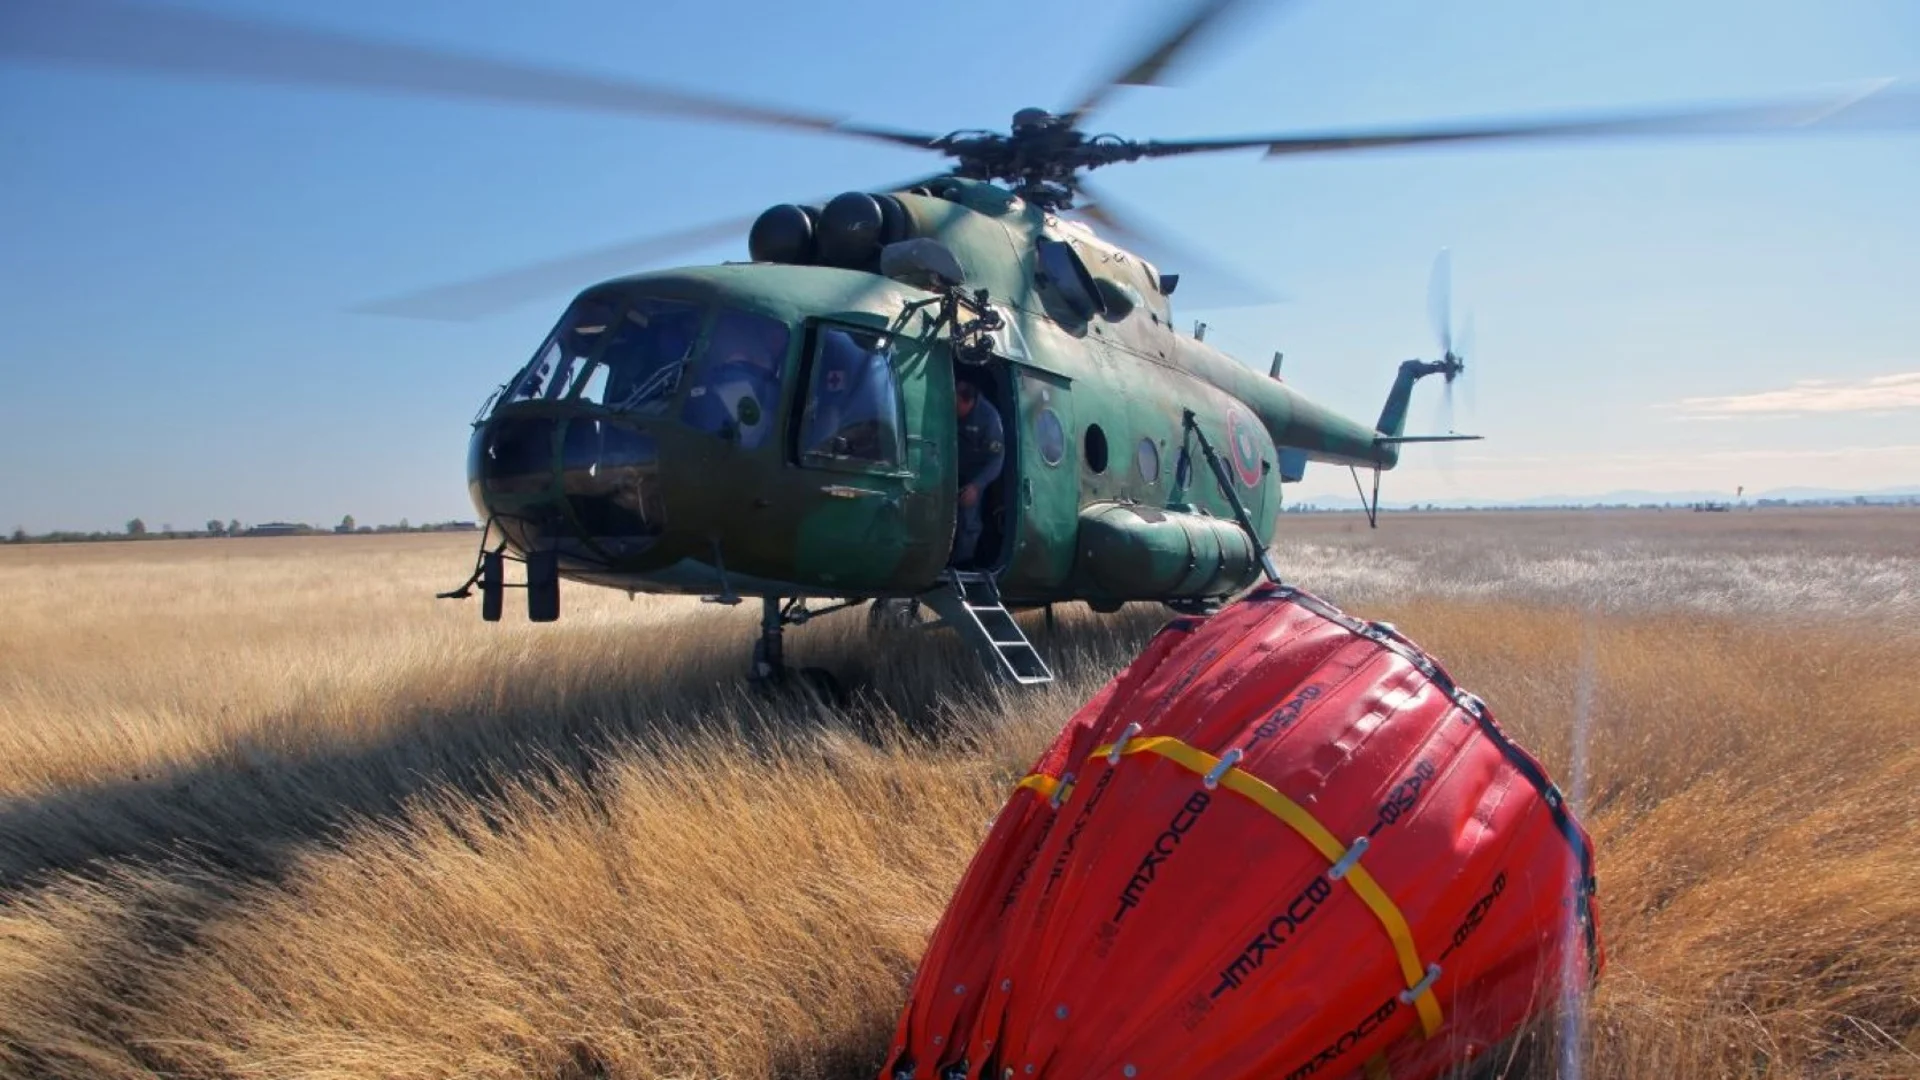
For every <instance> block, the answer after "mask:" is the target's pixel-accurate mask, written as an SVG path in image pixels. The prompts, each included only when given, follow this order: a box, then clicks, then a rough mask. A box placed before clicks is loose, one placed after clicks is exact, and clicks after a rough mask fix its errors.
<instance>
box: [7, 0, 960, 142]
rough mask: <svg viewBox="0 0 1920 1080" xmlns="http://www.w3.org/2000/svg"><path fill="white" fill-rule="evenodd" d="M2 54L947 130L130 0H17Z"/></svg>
mask: <svg viewBox="0 0 1920 1080" xmlns="http://www.w3.org/2000/svg"><path fill="white" fill-rule="evenodd" d="M0 58H10V59H18V60H28V61H39V62H51V63H64V64H79V65H91V66H97V67H105V68H109V69H120V70H137V71H156V72H161V73H170V74H181V75H214V76H225V77H229V78H240V79H252V80H259V81H263V82H279V83H293V84H308V85H317V86H328V87H345V88H349V89H365V90H389V91H396V90H397V91H401V92H405V93H411V94H421V95H425V96H431V97H450V98H476V99H483V100H492V101H504V102H509V103H514V104H522V105H540V106H548V107H557V108H567V109H582V110H587V111H593V112H608V113H617V114H623V115H624V114H633V115H665V116H688V117H699V118H702V119H707V120H723V121H730V122H734V123H744V124H755V125H759V126H762V127H778V128H798V129H801V130H807V131H819V132H827V133H831V134H837V135H851V136H855V137H859V138H867V139H877V140H880V141H883V142H890V143H897V144H901V145H905V146H915V147H920V148H923V149H925V148H928V147H930V146H931V145H932V143H933V140H934V138H935V137H934V136H932V135H922V134H916V133H913V132H900V131H892V130H888V129H885V128H874V127H865V126H861V125H856V124H847V123H843V122H841V121H839V120H836V119H833V118H831V117H825V116H816V115H812V114H808V113H802V112H795V111H792V110H787V109H776V108H772V107H768V106H761V105H753V104H748V103H745V102H736V101H727V100H725V99H722V98H718V97H711V96H707V95H704V94H697V93H691V92H688V91H683V90H671V89H666V88H663V87H657V86H650V85H647V84H645V83H638V82H630V81H626V80H621V79H611V78H602V77H597V76H593V75H585V74H579V73H576V72H571V71H563V70H558V69H554V68H544V67H539V66H536V65H532V64H522V63H516V62H513V61H506V60H490V59H485V58H481V57H474V56H461V55H458V54H455V53H448V52H440V51H437V50H433V49H427V48H422V47H420V46H417V45H403V44H397V43H390V42H380V41H371V40H367V39H365V38H358V37H354V36H351V35H348V34H342V33H338V32H335V31H331V30H319V29H307V28H302V27H296V26H291V25H287V24H282V23H270V22H261V21H255V20H251V19H240V18H234V17H230V16H224V15H213V14H210V13H206V12H200V11H187V10H184V9H180V8H166V7H158V6H152V5H148V4H144V3H129V2H127V0H11V3H10V5H9V8H8V11H7V20H6V31H5V33H4V34H0Z"/></svg>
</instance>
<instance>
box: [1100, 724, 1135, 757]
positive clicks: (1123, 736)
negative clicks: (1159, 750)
mask: <svg viewBox="0 0 1920 1080" xmlns="http://www.w3.org/2000/svg"><path fill="white" fill-rule="evenodd" d="M1138 734H1140V725H1139V724H1137V723H1136V724H1128V725H1127V729H1126V730H1125V731H1122V732H1121V733H1120V737H1119V738H1117V739H1115V740H1113V749H1111V750H1109V751H1107V764H1109V765H1118V764H1119V763H1120V755H1121V754H1123V753H1125V752H1126V749H1127V744H1128V743H1130V742H1132V741H1133V737H1134V736H1135V735H1138Z"/></svg>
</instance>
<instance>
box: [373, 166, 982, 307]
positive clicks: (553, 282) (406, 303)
mask: <svg viewBox="0 0 1920 1080" xmlns="http://www.w3.org/2000/svg"><path fill="white" fill-rule="evenodd" d="M940 175H945V174H939V175H935V176H923V177H919V178H916V179H913V180H909V181H907V182H906V183H904V184H896V185H894V186H892V187H883V188H875V189H874V190H876V191H900V190H903V189H905V188H910V187H914V186H917V185H919V184H927V183H932V182H933V181H934V180H937V179H939V178H940ZM807 201H813V202H824V201H825V200H824V199H814V200H807ZM759 216H760V211H757V210H756V211H754V212H753V213H751V214H742V215H739V216H737V217H731V218H727V219H726V220H724V221H713V222H708V223H707V224H704V225H695V226H693V227H691V228H687V229H678V230H675V231H673V232H670V233H662V234H659V235H656V236H649V237H644V238H641V239H637V240H625V241H621V242H620V243H617V244H609V245H607V246H605V247H598V248H594V249H593V250H591V251H583V252H580V253H578V254H575V255H563V256H561V257H559V258H557V259H546V260H543V261H541V262H537V263H534V264H532V265H530V266H521V267H516V268H514V269H511V270H503V271H500V272H497V273H493V274H487V275H485V276H482V277H477V278H470V279H468V280H466V281H459V282H455V283H453V284H451V285H440V286H436V287H434V288H430V289H422V290H420V291H419V292H413V293H408V294H406V295H404V296H396V297H392V298H389V299H386V300H376V301H373V302H371V303H366V304H361V305H359V306H357V307H355V308H354V309H353V310H355V311H357V312H360V313H362V314H371V315H396V316H400V317H402V318H412V319H438V320H444V321H450V322H464V321H468V320H472V319H477V318H481V317H482V316H486V315H491V314H493V313H494V312H496V311H503V310H505V309H507V308H511V307H515V306H517V305H519V304H523V303H526V302H528V301H531V300H535V299H538V298H539V297H541V296H546V295H549V294H552V293H558V292H567V291H569V290H575V289H579V288H581V287H583V286H585V285H588V284H590V283H592V282H594V281H598V280H602V279H605V278H610V277H615V276H618V275H620V274H624V273H629V272H633V271H635V270H637V269H639V268H641V267H643V266H645V265H646V264H648V263H652V262H657V261H659V260H661V259H665V258H668V257H670V256H672V255H676V254H678V253H680V252H683V251H697V250H699V249H700V248H703V247H706V246H707V245H709V244H717V243H720V242H721V241H724V240H727V239H728V238H731V237H744V236H745V234H746V232H747V230H748V229H749V228H750V227H751V226H752V225H753V222H754V219H756V218H758V217H759Z"/></svg>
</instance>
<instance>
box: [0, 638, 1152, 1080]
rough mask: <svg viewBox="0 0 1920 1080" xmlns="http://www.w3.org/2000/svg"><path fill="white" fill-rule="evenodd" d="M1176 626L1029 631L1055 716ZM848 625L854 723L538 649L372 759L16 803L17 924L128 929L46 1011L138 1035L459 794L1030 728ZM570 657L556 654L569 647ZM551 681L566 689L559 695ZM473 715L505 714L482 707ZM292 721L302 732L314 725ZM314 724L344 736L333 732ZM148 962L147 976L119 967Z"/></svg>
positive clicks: (683, 665) (2, 882)
mask: <svg viewBox="0 0 1920 1080" xmlns="http://www.w3.org/2000/svg"><path fill="white" fill-rule="evenodd" d="M1166 617H1167V616H1166V614H1165V612H1164V611H1162V610H1161V609H1158V608H1150V609H1147V608H1142V609H1135V610H1130V611H1128V612H1127V613H1125V614H1122V615H1119V616H1106V617H1099V618H1089V617H1069V618H1065V619H1062V620H1061V621H1060V622H1059V624H1058V626H1057V629H1055V630H1053V631H1052V632H1051V633H1048V632H1047V631H1046V630H1044V629H1041V627H1040V625H1039V619H1038V618H1037V617H1028V618H1027V619H1025V620H1023V621H1026V622H1028V624H1029V631H1030V633H1032V634H1033V635H1034V636H1035V638H1036V643H1037V644H1039V645H1040V647H1041V649H1042V650H1043V651H1044V652H1045V653H1047V654H1048V655H1049V658H1050V661H1051V662H1052V663H1053V665H1054V670H1055V672H1056V674H1057V675H1058V676H1059V677H1060V680H1061V683H1062V684H1063V688H1064V689H1065V690H1066V691H1067V692H1068V700H1069V701H1071V702H1072V705H1060V706H1057V707H1058V708H1059V710H1060V713H1061V714H1060V715H1059V716H1058V717H1057V721H1058V722H1061V723H1064V722H1065V720H1066V719H1067V715H1068V714H1069V713H1070V711H1071V708H1072V707H1074V706H1077V704H1078V702H1079V701H1081V700H1084V698H1085V697H1086V696H1087V694H1089V693H1091V691H1092V690H1093V689H1094V688H1095V687H1097V686H1098V685H1100V684H1101V683H1102V682H1104V681H1105V680H1106V679H1108V678H1110V677H1111V676H1112V675H1113V674H1114V673H1115V672H1117V671H1118V670H1119V669H1120V667H1121V666H1123V665H1124V664H1125V663H1126V662H1127V660H1128V659H1129V658H1130V657H1131V656H1132V655H1133V653H1134V652H1135V651H1137V649H1138V648H1139V646H1140V644H1141V643H1143V642H1144V641H1145V639H1146V638H1147V637H1148V636H1150V635H1151V633H1152V632H1153V631H1154V630H1155V629H1157V628H1158V627H1159V626H1160V625H1162V624H1163V623H1164V622H1165V619H1166ZM842 619H843V620H844V622H842V623H840V624H839V625H838V626H837V627H836V626H835V625H834V624H833V623H831V622H828V623H823V624H821V625H818V626H814V627H807V628H803V629H801V630H799V631H797V632H795V633H793V634H792V637H791V642H790V644H791V651H790V659H792V660H793V661H794V662H796V663H805V664H817V665H822V666H827V667H831V668H835V669H837V670H839V671H840V672H841V673H842V674H843V675H844V676H848V677H849V682H850V685H851V687H852V689H853V695H852V702H851V703H850V704H849V705H848V706H846V707H843V708H834V709H824V708H822V707H820V706H819V705H818V704H817V703H815V702H812V701H809V700H807V699H805V698H801V697H797V696H794V695H779V694H775V695H771V696H770V695H767V694H765V693H763V692H758V691H755V690H752V689H749V688H748V687H746V686H745V685H744V681H743V679H742V671H741V663H740V660H741V657H740V652H741V650H740V649H738V648H737V647H736V646H738V645H739V642H738V641H736V640H734V639H733V638H731V637H730V636H729V637H727V638H726V639H725V645H724V647H723V646H721V645H720V641H719V639H718V638H717V637H716V638H715V639H713V641H712V642H711V643H712V644H713V646H714V647H709V648H702V647H700V645H701V642H700V641H698V640H696V641H694V642H693V646H692V647H687V648H680V647H676V651H675V655H676V656H677V657H678V658H679V659H678V661H677V662H676V663H675V664H674V665H673V666H671V667H669V668H666V669H665V670H664V671H662V670H660V669H659V668H657V667H655V668H649V667H646V666H641V665H635V664H631V663H624V662H623V661H625V660H627V659H630V658H631V657H629V656H624V655H622V654H620V653H619V652H618V651H617V650H613V651H610V652H609V653H608V654H607V655H606V656H605V657H603V662H601V663H599V664H597V665H596V666H594V667H592V668H585V669H572V670H568V671H552V670H550V669H549V668H548V667H546V666H544V665H550V664H551V662H552V659H553V657H552V655H551V650H545V649H542V650H527V651H523V652H522V653H521V654H520V655H518V656H517V657H514V658H510V659H503V660H502V661H501V667H502V669H503V670H502V671H501V672H499V673H497V677H496V678H494V679H493V680H492V681H490V682H488V683H486V684H485V685H481V686H477V687H475V688H473V689H472V690H470V692H469V701H468V703H467V704H466V705H461V704H446V703H441V704H434V703H432V702H430V701H421V702H416V703H413V704H411V705H406V704H402V705H398V706H397V707H396V713H397V715H396V716H395V717H394V719H392V720H391V721H390V722H389V723H388V724H386V725H384V726H383V727H382V728H381V734H380V735H379V737H378V738H377V739H374V740H370V741H368V742H365V743H361V744H357V745H347V744H335V745H331V746H327V747H321V748H315V749H310V750H307V751H306V752H303V753H297V754H295V753H287V752H277V753H276V752H268V751H265V750H262V749H259V748H257V747H249V746H245V745H234V746H231V747H229V748H228V749H227V750H226V751H225V752H224V753H221V754H220V755H219V756H218V757H214V758H210V759H208V760H205V761H202V762H198V763H195V764H193V765H191V766H187V767H183V768H179V769H175V770H172V771H169V772H164V773H159V774H154V775H142V776H136V777H132V778H129V779H127V780H124V781H120V782H116V783H108V784H95V785H92V786H87V787H81V788H76V789H73V790H68V791H62V792H59V793H57V794H52V795H46V796H41V797H37V798H28V799H18V800H13V801H11V802H0V904H5V905H11V904H13V903H21V904H36V903H38V902H40V901H41V900H46V901H47V902H58V899H59V898H60V897H62V896H65V897H67V898H69V899H71V898H74V897H76V896H77V897H78V898H79V900H80V902H81V903H82V904H83V905H87V906H93V903H94V901H97V900H98V899H100V898H101V897H102V896H104V897H105V898H107V899H108V901H109V903H110V906H111V908H112V909H113V910H116V911H117V912H118V916H117V918H116V920H115V923H114V926H115V929H114V930H113V931H112V933H113V935H114V937H115V938H116V943H114V944H112V945H111V947H107V948H104V949H102V950H101V951H99V952H98V953H97V955H96V954H95V953H94V952H92V951H90V950H83V952H82V954H81V955H78V956H76V957H75V958H74V959H73V962H72V965H71V966H72V968H73V970H71V971H67V972H65V973H63V976H62V978H61V979H60V980H58V985H52V984H50V985H48V986H47V987H45V988H44V991H45V993H46V995H47V996H48V998H49V1001H48V1002H47V1004H49V1005H51V1006H52V1007H53V1008H54V1009H56V1010H57V1014H58V1015H63V1016H69V1017H72V1018H74V1021H75V1022H76V1023H80V1024H82V1025H83V1026H88V1027H91V1028H92V1029H94V1030H99V1031H105V1032H113V1031H117V1030H120V1027H121V1018H120V1017H119V1014H118V1013H117V1012H116V1011H115V1010H116V1009H117V1006H115V1005H113V1004H112V1003H113V1002H115V1001H120V1002H126V1001H139V1000H144V999H145V998H146V997H147V996H148V995H150V994H151V993H153V992H155V991H156V988H157V987H158V986H160V985H161V984H160V983H159V982H156V981H155V980H160V979H164V974H162V973H163V972H164V971H165V970H166V969H167V968H168V962H169V961H170V960H172V959H173V958H176V957H181V956H184V955H187V954H190V953H191V952H192V951H193V950H194V949H195V948H197V945H198V941H199V940H200V938H201V935H202V934H203V933H204V930H205V928H207V927H209V926H211V925H214V924H216V923H217V922H219V921H221V920H223V919H225V918H230V917H235V916H236V915H237V914H238V913H239V912H241V911H243V910H244V907H245V904H246V900H247V897H248V895H249V894H250V893H251V892H253V891H254V890H257V889H259V888H262V887H272V886H274V885H276V884H278V883H281V882H283V881H284V880H285V879H286V878H287V876H288V875H289V874H290V873H291V872H292V871H293V870H294V869H295V868H296V867H297V866H298V864H299V863H300V862H301V860H302V858H303V857H304V856H307V855H310V854H316V853H321V852H326V851H329V850H336V849H337V848H338V846H339V845H340V844H341V843H342V842H343V841H344V839H345V836H346V835H347V834H348V833H349V831H351V830H358V829H364V827H365V826H366V825H368V824H372V825H375V826H383V825H386V826H392V827H396V828H404V827H405V825H406V823H407V822H408V821H409V820H418V819H419V816H420V815H421V814H431V813H434V812H435V810H434V808H435V807H436V806H440V805H446V804H447V800H446V799H445V796H447V795H449V794H451V795H455V796H464V797H465V799H466V801H469V802H471V803H474V804H478V805H479V806H480V807H481V808H482V812H483V815H485V814H487V813H488V808H490V807H492V806H495V805H499V803H500V796H502V795H503V794H504V793H506V792H507V791H509V790H515V791H516V792H517V793H519V795H520V804H521V805H522V806H524V805H525V798H526V794H527V793H529V792H531V793H533V794H534V796H535V797H536V798H543V797H545V796H543V795H541V794H540V793H541V792H543V791H548V792H550V791H557V790H562V789H566V790H571V791H584V792H586V793H587V794H588V797H590V798H591V797H597V796H598V795H599V794H601V793H603V792H605V791H606V790H607V789H606V788H605V786H604V784H603V782H602V780H601V779H600V778H601V776H602V774H603V773H605V772H607V771H608V766H609V765H610V764H612V763H614V762H615V761H616V760H626V761H631V760H632V756H633V755H635V754H648V753H657V752H661V751H664V750H670V749H677V748H687V747H692V748H697V749H699V750H700V751H701V752H702V753H708V752H718V753H727V754H734V753H744V754H749V755H754V756H766V757H772V756H773V755H774V754H776V753H777V751H778V750H779V748H780V747H781V746H782V745H783V744H788V745H790V744H792V743H795V742H797V741H800V740H804V739H807V738H810V737H813V736H817V735H822V734H829V735H835V734H837V735H841V736H845V735H848V734H851V735H852V736H854V737H856V738H858V739H861V740H863V741H866V742H868V743H870V744H875V745H882V746H889V747H895V748H898V747H900V746H902V745H906V746H908V747H909V752H912V750H911V747H912V746H913V745H914V744H922V745H924V746H925V747H926V748H927V749H928V750H929V751H939V750H942V749H947V750H951V749H953V748H955V747H956V746H959V747H964V746H965V745H967V744H966V742H965V740H967V739H969V738H972V737H976V736H977V735H978V734H979V732H980V730H981V725H982V724H983V723H985V724H991V723H993V722H994V721H995V719H996V718H997V717H1000V716H1012V715H1014V714H1016V713H1017V712H1018V710H1019V697H1018V695H1019V694H1021V693H1022V691H1016V690H1010V689H1002V688H1000V687H997V686H996V685H995V684H993V683H992V681H991V680H990V679H989V678H988V676H987V674H986V673H985V672H984V671H983V670H982V669H981V668H980V666H979V664H978V663H977V661H975V659H974V658H973V656H972V654H971V653H969V652H967V651H966V650H965V649H964V647H963V646H962V644H961V642H959V641H958V640H957V639H956V638H955V637H954V635H953V634H951V633H949V632H947V631H945V630H932V631H930V632H921V631H892V632H886V633H884V634H883V636H881V637H877V638H876V637H870V636H869V635H868V634H867V633H865V632H863V631H864V628H863V627H861V626H860V625H859V622H860V621H862V616H861V615H860V614H859V613H853V614H850V615H846V616H842ZM601 637H602V640H603V641H604V640H605V635H604V634H602V635H601ZM567 640H568V639H566V638H564V637H562V638H556V639H555V641H556V642H558V643H560V644H561V645H563V646H564V644H565V643H566V641H567ZM543 671H546V672H547V673H548V674H549V675H550V676H552V677H551V678H549V679H546V680H542V679H541V677H540V675H541V673H542V672H543ZM409 685H411V684H409ZM419 685H420V686H422V687H424V686H427V685H430V684H429V682H427V681H422V682H421V683H420V684H419ZM433 696H435V697H440V698H442V699H443V701H444V700H445V699H448V698H449V697H451V696H456V695H449V694H448V693H445V692H442V691H434V692H433ZM474 697H481V698H484V699H485V700H486V702H487V703H486V705H485V706H484V707H480V708H475V707H472V704H471V699H472V698H474ZM1049 700H1051V701H1053V702H1060V701H1061V698H1060V697H1058V696H1054V697H1051V698H1050V699H1049ZM279 719H280V720H281V722H283V723H285V724H287V725H297V724H299V723H300V722H301V721H302V719H303V717H301V716H297V715H295V716H287V717H282V718H279ZM304 719H305V720H306V721H307V723H308V724H309V726H312V727H321V728H322V729H323V730H324V729H325V728H324V724H323V723H322V722H321V721H320V720H318V719H316V718H314V717H305V718H304ZM1048 719H1049V720H1053V719H1055V718H1048ZM134 954H137V955H140V956H141V957H143V958H144V962H143V963H141V964H138V965H131V966H130V965H128V964H125V963H122V962H119V961H118V959H117V958H124V957H126V956H128V955H134ZM123 1049H125V1051H126V1052H127V1053H129V1054H131V1055H132V1056H133V1057H134V1058H135V1059H136V1060H138V1061H139V1062H140V1063H141V1064H142V1066H143V1067H148V1068H151V1069H153V1070H155V1071H158V1072H162V1073H164V1072H166V1071H168V1070H169V1069H171V1068H173V1066H174V1064H175V1063H173V1062H171V1061H170V1060H169V1059H167V1058H166V1057H165V1050H164V1048H147V1047H144V1046H141V1045H137V1040H128V1041H127V1042H126V1043H124V1044H123ZM866 1050H867V1048H866V1047H864V1046H860V1047H837V1046H836V1047H813V1048H811V1049H809V1050H807V1051H806V1052H805V1053H801V1052H799V1051H798V1050H796V1051H795V1053H796V1055H797V1056H796V1057H795V1058H794V1059H793V1060H792V1061H789V1062H785V1063H783V1064H782V1065H781V1066H780V1067H779V1068H778V1069H776V1074H777V1075H791V1076H796V1077H797V1076H802V1075H805V1076H820V1075H839V1074H842V1073H843V1072H846V1070H848V1069H854V1068H856V1066H855V1064H854V1063H855V1061H856V1059H860V1060H863V1056H864V1054H865V1053H866ZM23 1052H28V1053H35V1052H38V1051H35V1050H32V1049H31V1048H25V1049H23ZM823 1055H824V1056H823ZM843 1059H844V1060H843ZM69 1064H72V1063H71V1062H66V1061H64V1060H61V1061H56V1060H51V1059H49V1060H45V1061H40V1062H37V1063H34V1067H35V1068H36V1069H38V1068H44V1069H45V1071H46V1072H47V1073H48V1074H63V1073H62V1070H63V1067H64V1066H65V1065H69ZM823 1069H824V1070H825V1071H824V1072H822V1070H823ZM585 1075H593V1071H592V1069H591V1068H589V1069H588V1070H587V1071H586V1073H585Z"/></svg>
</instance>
